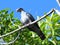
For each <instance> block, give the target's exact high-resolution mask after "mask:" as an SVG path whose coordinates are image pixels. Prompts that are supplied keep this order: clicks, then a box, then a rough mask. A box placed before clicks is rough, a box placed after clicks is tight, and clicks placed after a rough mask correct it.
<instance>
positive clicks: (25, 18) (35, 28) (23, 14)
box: [17, 8, 46, 40]
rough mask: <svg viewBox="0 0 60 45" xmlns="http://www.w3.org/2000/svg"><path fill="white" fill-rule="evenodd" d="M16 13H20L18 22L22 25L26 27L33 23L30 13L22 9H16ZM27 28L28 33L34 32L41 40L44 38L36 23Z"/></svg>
mask: <svg viewBox="0 0 60 45" xmlns="http://www.w3.org/2000/svg"><path fill="white" fill-rule="evenodd" d="M17 12H20V13H21V20H20V21H21V23H22V24H23V25H26V24H28V23H31V22H33V21H35V19H34V17H33V16H32V15H31V14H30V13H28V12H26V11H25V10H24V9H23V8H18V9H17ZM27 28H28V29H29V30H30V31H32V32H35V33H36V34H37V35H38V36H39V37H40V38H41V40H44V39H45V38H46V37H45V35H44V34H43V33H42V31H41V29H40V27H39V26H38V24H37V23H34V24H32V25H29V26H28V27H27Z"/></svg>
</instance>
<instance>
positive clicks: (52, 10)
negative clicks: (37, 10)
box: [0, 9, 55, 38]
mask: <svg viewBox="0 0 60 45" xmlns="http://www.w3.org/2000/svg"><path fill="white" fill-rule="evenodd" d="M54 11H55V10H54V9H51V10H50V11H49V12H48V13H47V14H46V15H44V16H42V17H41V18H39V19H37V20H35V21H33V22H31V23H29V24H26V25H24V26H22V27H19V28H18V29H16V30H14V31H12V32H10V33H6V34H5V35H1V36H0V38H2V37H4V36H7V35H10V34H12V33H14V32H17V31H19V30H21V29H23V28H25V27H27V26H29V25H32V24H34V23H36V22H38V21H40V20H42V19H43V18H45V17H47V16H48V15H50V14H51V13H52V12H54Z"/></svg>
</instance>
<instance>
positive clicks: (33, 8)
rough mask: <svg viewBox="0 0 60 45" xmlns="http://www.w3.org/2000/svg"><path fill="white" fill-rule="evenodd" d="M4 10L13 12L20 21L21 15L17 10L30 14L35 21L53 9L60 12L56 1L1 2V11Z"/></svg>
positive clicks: (12, 0)
mask: <svg viewBox="0 0 60 45" xmlns="http://www.w3.org/2000/svg"><path fill="white" fill-rule="evenodd" d="M4 8H10V9H11V10H13V11H14V17H17V18H18V19H20V13H17V12H16V9H17V8H23V9H24V10H25V11H27V12H30V13H31V14H32V15H33V17H34V18H35V19H36V17H37V16H43V14H44V12H48V11H50V10H51V9H52V8H56V9H59V10H60V7H59V6H58V3H57V2H56V0H0V10H1V9H4Z"/></svg>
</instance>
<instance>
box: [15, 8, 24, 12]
mask: <svg viewBox="0 0 60 45" xmlns="http://www.w3.org/2000/svg"><path fill="white" fill-rule="evenodd" d="M16 11H17V12H21V11H24V10H23V8H18V9H17V10H16Z"/></svg>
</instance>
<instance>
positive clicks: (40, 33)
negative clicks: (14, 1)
mask: <svg viewBox="0 0 60 45" xmlns="http://www.w3.org/2000/svg"><path fill="white" fill-rule="evenodd" d="M34 29H35V30H34V31H35V33H37V35H38V36H39V37H40V38H41V40H44V39H45V38H46V37H45V35H44V34H43V32H42V31H41V30H40V29H39V28H37V27H35V28H34Z"/></svg>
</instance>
